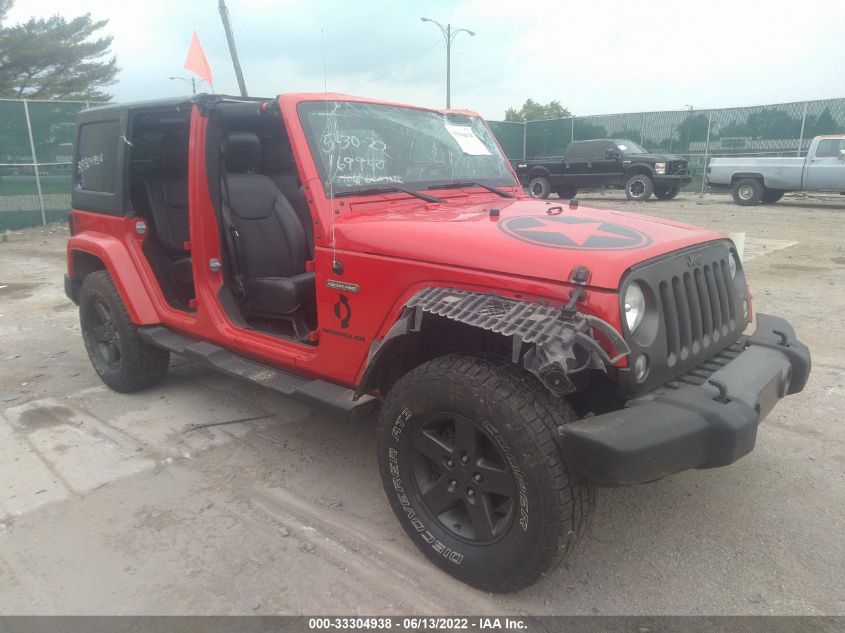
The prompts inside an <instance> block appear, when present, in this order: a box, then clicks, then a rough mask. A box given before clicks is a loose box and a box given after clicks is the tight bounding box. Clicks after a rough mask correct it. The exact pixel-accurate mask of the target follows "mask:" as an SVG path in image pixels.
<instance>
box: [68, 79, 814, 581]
mask: <svg viewBox="0 0 845 633" xmlns="http://www.w3.org/2000/svg"><path fill="white" fill-rule="evenodd" d="M74 174H75V184H74V188H73V212H72V213H71V217H70V225H71V238H70V240H69V241H68V246H67V257H68V274H67V277H66V279H65V287H66V291H67V294H68V296H69V297H70V298H71V299H72V300H73V301H75V302H77V303H78V304H79V313H80V320H81V324H82V332H83V338H84V341H85V346H86V348H87V350H88V354H89V356H90V357H91V362H92V364H93V365H94V368H95V370H96V371H97V373H98V374H99V375H100V377H101V378H102V380H103V381H104V382H105V383H106V384H107V385H108V386H109V387H111V388H112V389H115V390H117V391H121V392H130V391H135V390H138V389H143V388H146V387H150V386H152V385H154V384H155V383H157V382H158V381H160V380H161V379H162V378H163V377H164V375H165V373H166V372H167V367H168V361H169V357H170V353H171V352H174V353H176V354H181V355H183V356H185V357H187V358H189V359H192V360H194V361H197V362H201V363H205V364H207V365H209V366H211V367H214V368H216V369H219V370H221V371H223V372H226V373H229V374H232V375H233V376H237V377H239V378H244V379H247V380H251V381H254V382H258V383H261V384H263V385H266V386H267V387H269V388H271V389H275V390H276V391H279V392H281V393H283V394H286V395H289V396H291V397H294V398H297V399H302V400H306V401H309V402H311V403H314V404H319V405H321V406H324V407H328V408H330V409H334V410H335V411H339V412H342V413H343V414H345V415H346V416H347V417H350V418H351V417H357V416H361V415H376V414H377V415H378V419H379V422H378V437H377V447H378V460H379V468H380V475H381V478H382V481H383V484H384V488H385V490H386V492H387V496H388V498H389V499H390V503H391V505H392V507H393V510H394V511H395V513H396V515H397V517H398V518H399V521H400V522H401V524H402V527H403V528H404V529H405V531H406V532H407V533H408V534H409V536H410V537H411V539H412V541H413V542H414V543H415V544H416V545H417V547H419V548H420V549H421V550H422V552H423V553H424V554H425V555H426V556H427V557H429V558H430V559H431V560H432V561H433V562H434V563H435V564H436V565H438V566H439V567H441V568H442V569H444V570H445V571H447V572H448V573H450V574H452V575H454V576H456V577H457V578H460V579H461V580H463V581H465V582H467V583H470V584H472V585H474V586H476V587H480V588H482V589H485V590H487V591H512V590H516V589H519V588H521V587H525V586H526V585H529V584H530V583H532V582H534V581H535V580H537V578H538V577H540V576H541V575H543V574H544V573H545V572H547V571H549V570H550V569H552V568H553V567H554V566H556V565H557V564H559V563H560V562H561V561H562V560H563V559H565V558H566V557H567V556H568V555H569V554H570V552H571V551H572V549H573V547H574V545H575V544H576V542H577V541H578V540H579V538H580V537H582V536H583V534H584V532H585V531H586V529H587V525H588V522H589V517H590V515H591V513H592V511H593V507H594V502H595V495H596V487H597V486H614V485H624V484H637V483H643V482H648V481H653V480H655V479H659V478H661V477H665V476H666V475H670V474H672V473H677V472H679V471H682V470H685V469H690V468H712V467H715V466H723V465H726V464H730V463H732V462H734V461H736V460H737V459H739V458H740V457H742V456H743V455H745V454H746V453H748V452H749V451H751V449H752V448H753V447H754V442H755V438H756V434H757V426H758V424H759V423H760V421H761V420H762V419H763V418H764V417H765V416H766V414H768V413H769V411H771V409H772V407H774V405H775V403H776V402H777V401H778V400H779V399H780V398H782V397H784V396H786V395H788V394H793V393H796V392H798V391H801V389H802V388H803V387H804V384H805V383H806V381H807V377H808V374H809V371H810V354H809V351H808V350H807V348H806V347H805V346H804V345H803V344H801V343H800V342H799V341H798V340H797V339H796V337H795V333H794V332H793V330H792V328H791V327H790V325H789V324H788V323H787V322H786V321H784V320H783V319H780V318H777V317H772V316H764V315H758V317H757V328H756V331H755V333H754V334H753V335H750V336H748V335H745V334H744V333H743V332H744V331H745V329H746V326H747V325H748V323H749V322H750V321H751V296H750V294H749V292H748V287H747V285H746V280H745V275H744V273H743V269H742V264H741V263H740V261H739V259H738V257H737V254H736V252H735V250H734V245H733V244H732V243H731V242H730V241H729V240H728V239H726V237H725V236H724V235H722V234H719V233H716V232H713V231H709V230H704V229H698V228H695V227H692V226H686V225H682V224H678V223H675V222H669V221H665V220H660V219H655V218H649V217H646V216H641V215H636V214H632V213H618V212H614V211H606V210H600V209H589V208H584V207H579V206H578V203H577V201H575V200H573V201H570V202H569V203H567V204H566V205H561V204H556V203H555V202H551V201H542V200H532V199H529V198H526V197H525V196H524V195H523V193H522V188H521V187H520V186H519V182H518V181H517V179H516V176H515V175H514V173H513V171H512V170H511V167H510V165H509V163H508V161H507V160H506V159H505V157H504V156H503V154H502V151H501V149H500V148H499V146H498V145H497V143H496V140H495V139H494V137H493V135H492V134H491V132H490V130H489V128H488V127H487V125H486V124H485V123H484V121H483V120H481V118H480V117H478V116H477V115H476V114H474V113H472V112H467V111H457V110H450V111H436V110H429V109H425V108H417V107H410V106H403V105H397V104H392V103H379V102H374V101H368V100H365V99H359V98H356V97H350V96H345V95H338V94H290V95H283V96H281V97H279V98H278V99H276V100H273V99H269V100H257V99H256V100H251V99H242V98H234V97H223V96H217V95H215V96H209V95H201V96H197V97H195V98H193V99H179V100H174V99H170V100H164V101H150V102H146V103H137V104H130V105H116V106H106V107H102V108H95V109H93V110H88V111H85V112H83V113H81V114H80V115H79V121H78V134H77V139H76V149H75V167H74ZM377 411H378V413H376V412H377Z"/></svg>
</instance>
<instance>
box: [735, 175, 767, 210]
mask: <svg viewBox="0 0 845 633" xmlns="http://www.w3.org/2000/svg"><path fill="white" fill-rule="evenodd" d="M731 195H733V199H734V202H736V203H737V204H738V205H741V206H743V207H750V206H752V205H755V204H758V203H759V202H760V200H761V199H762V197H763V183H762V182H760V181H759V180H757V179H756V178H740V179H739V180H737V181H736V182H735V183H734V186H733V189H732V190H731Z"/></svg>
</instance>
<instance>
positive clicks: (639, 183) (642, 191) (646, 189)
mask: <svg viewBox="0 0 845 633" xmlns="http://www.w3.org/2000/svg"><path fill="white" fill-rule="evenodd" d="M653 191H654V183H653V182H652V180H651V177H650V176H647V175H645V174H634V175H633V176H631V177H630V178H628V180H626V181H625V195H626V196H628V200H633V201H634V202H645V201H646V200H648V199H649V198H651V194H652V192H653Z"/></svg>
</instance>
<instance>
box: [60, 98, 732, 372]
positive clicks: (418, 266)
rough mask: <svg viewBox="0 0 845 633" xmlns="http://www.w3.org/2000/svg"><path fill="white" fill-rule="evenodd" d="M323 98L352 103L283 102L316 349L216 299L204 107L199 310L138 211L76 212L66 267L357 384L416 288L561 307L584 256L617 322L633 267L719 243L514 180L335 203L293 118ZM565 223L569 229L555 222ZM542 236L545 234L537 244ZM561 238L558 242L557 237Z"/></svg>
mask: <svg viewBox="0 0 845 633" xmlns="http://www.w3.org/2000/svg"><path fill="white" fill-rule="evenodd" d="M326 98H329V99H332V98H343V99H353V100H354V99H355V98H354V97H348V96H345V95H343V96H340V95H328V97H327V95H325V94H319V95H307V94H306V95H303V94H300V95H285V96H282V97H280V99H279V104H280V106H281V110H282V115H283V118H284V121H285V125H286V128H287V132H288V136H289V138H290V142H291V147H292V150H293V153H294V157H295V159H296V163H297V165H298V168H299V170H300V178H301V180H302V182H303V183H305V188H306V198H307V200H308V203H309V206H310V209H311V214H312V217H313V219H314V232H315V246H316V248H315V260H314V263H313V266H314V270H315V272H316V279H317V281H316V293H317V296H316V300H317V316H318V336H319V340H318V343H317V344H316V345H306V344H302V343H300V342H297V341H293V340H288V339H282V338H279V337H275V336H272V335H269V334H264V333H261V332H258V331H255V330H251V329H244V328H241V327H239V326H237V325H236V324H235V323H233V322H232V320H231V319H230V318H229V316H228V315H227V314H226V312H225V311H224V309H223V307H222V306H221V304H220V302H219V300H218V299H217V295H218V293H219V291H220V288H221V286H222V284H223V275H222V273H220V272H217V273H214V272H211V271H210V270H209V265H208V262H209V260H211V259H212V258H216V259H221V241H220V235H219V231H218V224H217V219H216V215H215V211H214V207H213V204H212V198H211V194H210V192H209V189H208V181H207V177H206V165H205V131H206V125H207V120H206V119H204V118H203V117H202V116H201V115H200V112H199V109H198V108H197V107H196V106H195V107H194V111H193V115H192V121H191V137H190V158H189V180H188V190H189V191H188V194H189V207H190V232H191V242H190V246H191V256H192V258H193V270H194V280H195V291H196V301H195V303H196V310H195V311H194V312H190V313H188V312H183V311H180V310H177V309H174V308H172V307H171V306H169V305H168V304H167V302H166V301H165V299H164V296H163V295H162V293H161V290H160V289H159V287H158V284H157V282H156V279H155V276H154V274H153V272H152V270H151V268H150V266H149V263H148V262H147V260H146V258H145V256H144V254H143V252H142V251H141V246H142V242H143V239H145V237H146V236H142V235H139V234H137V233H136V232H135V223H136V220H135V219H133V218H123V217H112V216H104V215H99V214H95V213H87V212H81V211H74V223H75V235H74V236H73V237H72V238H71V239H70V241H69V242H68V262H69V266H71V265H72V252H73V251H75V250H81V251H85V252H88V253H91V254H93V255H96V256H97V257H100V258H101V259H102V260H103V261H104V262H105V264H106V266H107V268H108V270H109V272H110V273H111V275H112V277H113V278H114V280H115V283H116V284H117V287H118V289H119V290H120V292H121V295H122V296H123V298H124V301H125V303H126V305H127V308H128V309H129V312H130V316H131V317H132V319H133V321H134V322H136V323H138V324H153V323H162V324H164V325H166V326H168V327H170V328H172V329H174V330H176V331H179V332H182V333H184V334H186V335H188V336H191V337H192V338H196V339H202V340H208V341H213V342H216V343H218V344H220V345H223V346H225V347H227V348H229V349H231V350H233V351H235V352H237V353H240V354H242V355H244V356H248V357H251V358H255V359H257V360H260V361H263V362H265V363H268V364H271V365H274V366H277V367H280V368H283V369H284V368H287V369H289V370H295V372H296V373H298V374H303V375H307V376H311V377H315V378H317V377H319V378H324V379H327V380H330V381H332V382H336V383H340V384H343V385H346V386H354V385H355V384H357V382H358V381H359V380H360V378H361V376H362V374H363V372H364V370H365V365H366V359H367V356H368V352H369V350H370V346H371V344H372V342H373V341H374V340H376V339H379V338H381V337H383V336H384V335H385V334H386V332H387V331H388V330H389V329H390V327H391V326H392V324H393V323H394V322H395V320H396V319H397V318H398V316H399V314H400V312H401V310H402V307H403V306H404V304H405V303H406V301H407V300H408V298H409V297H410V296H412V295H413V294H414V293H415V292H416V291H417V290H419V289H420V288H423V287H426V286H446V287H456V288H464V289H476V290H482V291H486V292H495V293H498V294H501V295H504V296H510V297H519V298H525V299H528V300H533V301H541V302H550V303H552V304H563V303H565V302H566V301H567V299H568V295H569V286H568V284H567V283H566V280H567V279H568V278H569V275H570V272H571V270H572V268H573V267H574V266H577V265H586V266H588V267H589V269H590V271H591V274H592V276H591V279H590V289H589V291H588V293H587V297H586V299H585V301H583V302H582V303H580V304H579V309H581V310H583V311H585V312H588V313H591V314H593V315H595V316H598V317H600V318H602V319H604V320H605V321H608V322H609V323H610V324H612V325H613V326H614V327H616V328H617V329H619V328H620V313H619V302H618V296H617V294H616V292H615V289H616V288H617V286H618V283H619V279H620V277H621V276H622V275H623V274H624V272H625V271H626V270H627V269H628V268H630V267H631V266H632V265H634V264H636V263H639V262H641V261H644V260H647V259H651V258H653V257H656V256H659V255H661V254H664V253H667V252H669V251H673V250H676V249H679V248H683V247H685V246H689V245H692V244H696V243H700V242H704V241H710V240H713V239H719V238H723V236H722V235H720V234H718V233H715V232H712V231H706V230H702V229H697V228H694V227H689V226H685V225H681V224H676V223H671V222H667V221H664V220H658V219H655V218H648V217H646V216H640V215H636V214H631V213H618V212H614V211H606V210H599V209H590V208H585V207H581V208H580V209H577V210H574V211H571V210H569V209H568V208H565V207H560V206H559V205H555V204H554V203H552V202H544V201H539V200H532V199H528V198H526V197H524V196H523V194H522V191H521V188H519V187H517V186H516V184H515V186H514V187H513V188H511V189H509V190H510V191H512V192H513V193H514V195H515V196H516V197H515V198H514V199H505V198H502V197H499V196H497V195H496V194H494V193H491V192H487V191H482V190H481V189H471V190H448V191H442V192H433V193H434V195H437V196H439V197H442V198H444V199H445V203H444V204H428V203H426V202H424V201H422V200H419V199H416V198H408V197H407V196H405V195H404V194H395V195H394V194H390V195H375V196H367V197H355V198H347V199H345V200H330V199H328V198H327V197H326V195H325V193H324V191H323V188H322V185H321V183H320V180H319V177H318V173H317V169H316V166H315V164H314V162H313V160H312V158H311V155H310V151H309V148H308V144H307V142H306V139H305V136H304V132H303V130H302V128H301V126H300V124H299V119H298V117H297V113H296V105H297V104H298V103H299V102H301V101H313V100H320V101H322V100H324V99H326ZM362 101H363V100H362ZM555 206H558V208H557V209H555V208H554V207H555ZM491 208H492V209H499V210H500V216H499V217H498V218H495V217H491V214H490V209H491ZM548 211H551V213H552V215H549V214H548V213H547V212H548ZM532 217H533V218H535V220H531V218H532ZM520 218H528V220H520ZM560 218H565V220H564V222H574V223H575V224H560V222H559V219H560ZM517 220H518V221H520V222H525V221H528V222H529V223H534V222H536V223H537V225H538V226H539V230H537V231H535V230H534V228H536V227H534V228H532V229H530V230H528V231H527V232H526V231H525V230H524V229H520V228H517V229H514V230H512V231H508V230H505V228H503V227H507V226H510V225H509V223H510V222H514V221H517ZM517 224H518V222H517ZM561 227H563V232H564V233H567V232H568V233H571V234H572V235H571V238H572V239H570V238H565V239H567V240H569V241H573V240H574V243H575V245H576V246H577V248H573V247H567V248H561V247H560V244H551V245H550V244H548V243H545V244H544V243H543V240H544V239H546V238H545V237H542V234H544V233H551V234H554V233H555V232H556V231H557V232H560V231H559V230H558V229H561ZM547 229H548V230H547ZM614 231H616V232H617V233H616V234H615V233H614ZM591 232H592V233H591ZM537 234H539V235H541V237H540V238H539V239H538V238H537ZM331 235H334V238H335V239H334V244H331V240H330V237H331ZM591 235H594V236H595V238H596V239H610V240H611V241H612V240H613V239H615V238H614V235H616V238H618V237H619V235H623V237H625V236H627V239H628V242H627V243H625V244H623V246H624V248H619V247H618V246H619V243H618V240H617V243H614V244H613V248H609V249H608V248H603V249H595V248H585V247H583V246H582V245H579V243H580V242H581V241H587V240H589V239H590V236H591ZM526 236H527V237H526ZM632 236H639V238H637V237H632ZM553 239H558V240H560V239H564V238H558V237H555V236H554V235H553ZM624 241H625V240H624V239H623V242H624ZM335 258H336V259H337V260H339V261H341V262H342V264H343V268H344V272H343V273H342V275H340V276H338V275H335V274H334V273H332V266H331V265H332V261H333V260H334V259H335ZM71 272H72V271H71ZM330 279H332V280H338V281H342V282H346V283H349V284H356V285H358V286H359V288H360V290H359V292H346V291H344V292H339V291H337V290H333V289H331V288H329V287H327V284H326V282H327V281H328V280H330ZM341 294H343V295H345V296H346V302H348V306H349V308H350V310H351V314H350V318H349V320H348V323H347V324H346V327H342V325H341V323H340V320H339V319H338V317H337V315H336V313H335V310H334V306H335V304H336V303H337V302H338V301H339V297H340V295H341Z"/></svg>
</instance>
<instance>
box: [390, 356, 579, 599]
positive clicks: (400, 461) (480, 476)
mask: <svg viewBox="0 0 845 633" xmlns="http://www.w3.org/2000/svg"><path fill="white" fill-rule="evenodd" d="M576 417H577V416H576V414H575V412H574V410H573V409H572V407H570V406H569V404H568V403H567V402H566V401H565V400H557V399H555V398H553V397H552V396H551V395H550V394H549V392H548V391H547V390H546V389H545V388H544V387H543V386H542V385H541V384H540V383H539V382H538V381H537V380H536V379H535V378H534V377H533V376H531V375H530V374H528V373H527V372H525V371H523V370H521V369H519V368H517V367H516V366H514V365H513V364H511V363H509V362H506V361H499V360H494V359H489V358H478V357H474V356H467V355H463V354H452V355H449V356H443V357H440V358H436V359H434V360H432V361H429V362H427V363H424V364H423V365H420V366H419V367H417V368H415V369H413V370H412V371H410V372H409V373H408V374H406V375H405V376H403V377H402V378H401V379H400V380H399V381H398V382H397V383H396V384H395V385H394V386H393V387H392V388H391V389H390V391H389V392H388V394H387V398H386V399H385V402H384V405H383V406H382V409H381V413H380V416H379V423H378V460H379V471H380V474H381V479H382V483H383V485H384V489H385V492H386V493H387V496H388V499H389V501H390V505H391V507H392V508H393V511H394V513H395V514H396V516H397V518H398V519H399V522H400V523H401V524H402V527H403V528H404V530H405V532H407V534H408V536H409V537H410V538H411V540H412V541H413V543H414V544H415V545H416V546H417V547H418V548H419V549H420V550H421V551H422V552H423V554H425V556H426V557H427V558H428V559H429V560H430V561H431V562H433V563H434V564H435V565H437V566H438V567H440V568H441V569H443V570H444V571H446V572H447V573H449V574H451V575H452V576H454V577H456V578H458V579H460V580H462V581H464V582H466V583H468V584H470V585H472V586H474V587H478V588H479V589H482V590H484V591H492V592H508V591H516V590H518V589H522V588H524V587H527V586H528V585H530V584H532V583H533V582H535V581H536V580H537V579H538V578H540V577H541V576H542V575H544V574H546V573H548V572H549V571H551V570H552V569H554V568H555V567H557V566H558V565H559V564H560V563H561V562H562V561H563V560H565V559H566V558H567V557H568V556H569V555H570V553H571V552H572V550H573V548H574V547H575V545H576V543H577V542H578V541H579V540H580V538H581V537H582V536H583V535H584V533H585V532H586V530H587V528H588V524H589V519H590V516H591V514H592V511H593V509H594V506H595V490H594V489H593V488H591V487H590V486H587V485H585V484H582V483H580V482H577V481H574V480H573V479H571V478H570V476H569V474H568V473H567V471H566V468H565V466H564V464H563V461H562V458H561V454H560V446H559V441H560V439H559V436H558V433H557V431H556V428H557V426H558V425H560V424H564V423H567V422H570V421H572V420H575V419H576Z"/></svg>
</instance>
